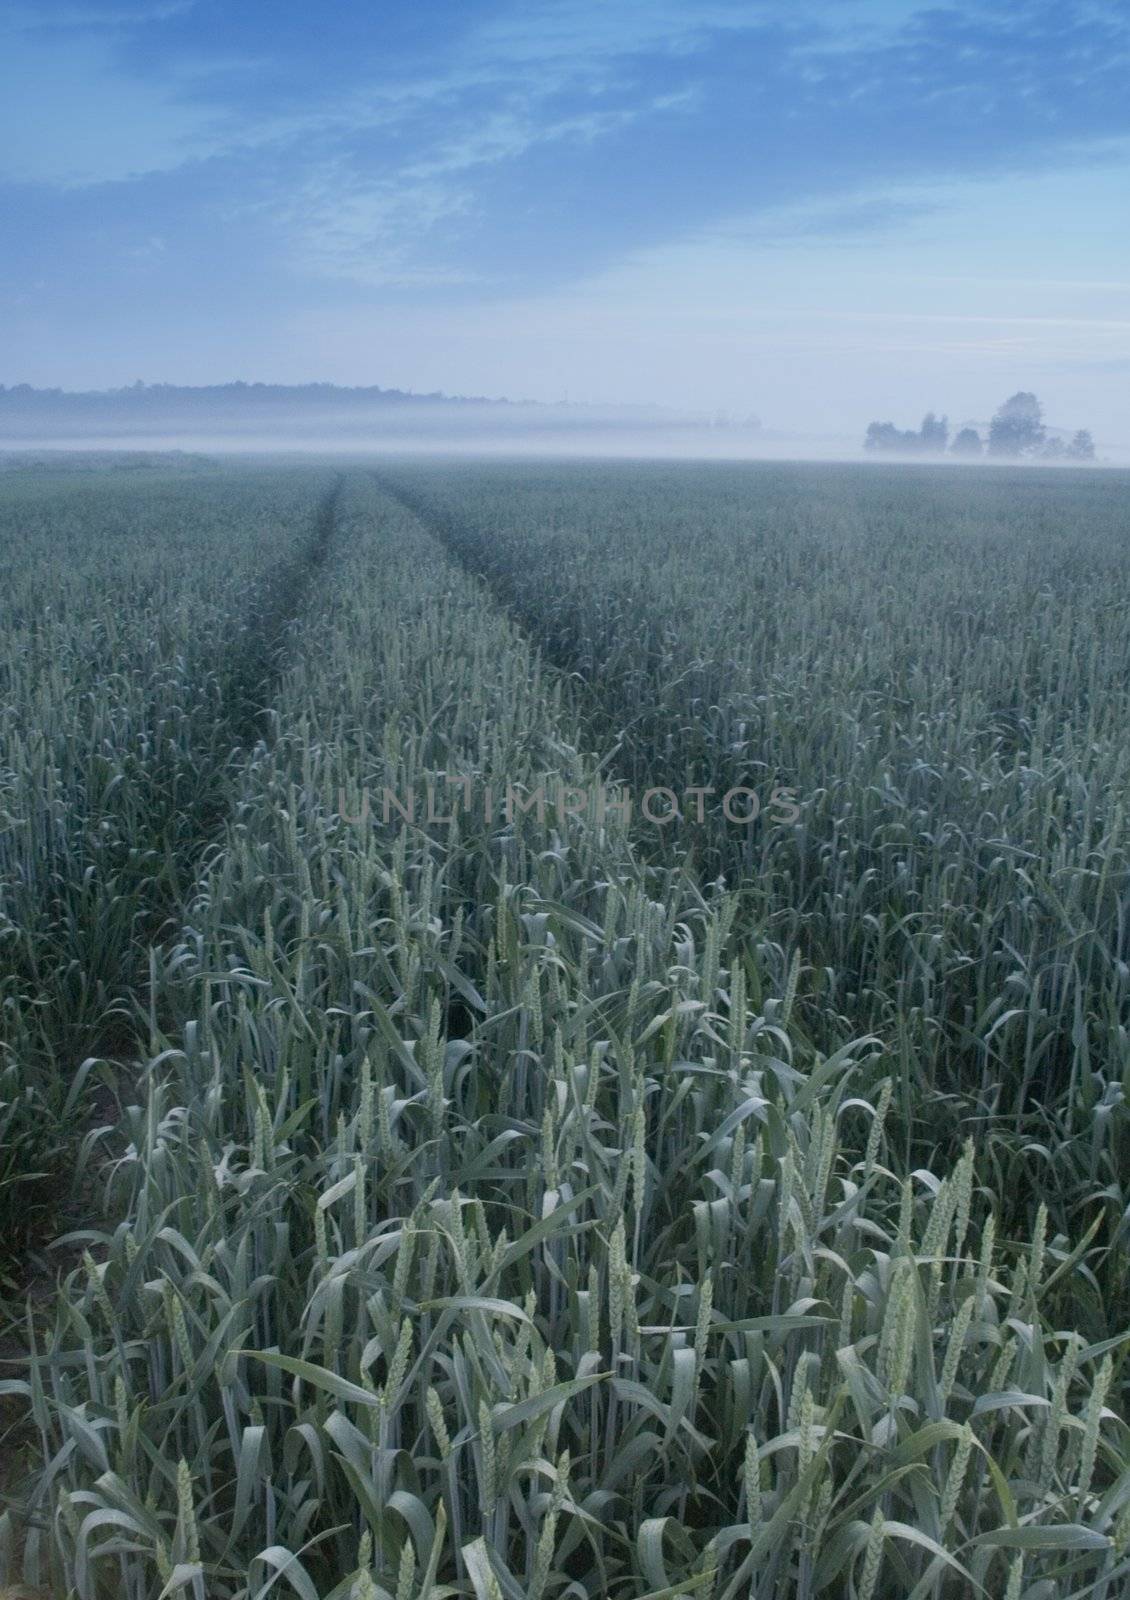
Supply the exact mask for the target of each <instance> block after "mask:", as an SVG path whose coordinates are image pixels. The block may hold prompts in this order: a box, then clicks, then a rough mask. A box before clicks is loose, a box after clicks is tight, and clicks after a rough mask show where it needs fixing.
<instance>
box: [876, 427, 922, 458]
mask: <svg viewBox="0 0 1130 1600" xmlns="http://www.w3.org/2000/svg"><path fill="white" fill-rule="evenodd" d="M863 448H864V449H865V450H882V451H885V452H886V453H887V454H889V455H912V454H914V453H915V452H916V451H919V450H923V449H925V448H926V446H925V445H924V444H923V443H922V435H921V434H920V433H916V432H915V431H914V429H913V428H896V427H895V425H894V423H893V422H873V423H871V425H870V426H869V427H868V429H867V434H866V437H865V438H864V440H863Z"/></svg>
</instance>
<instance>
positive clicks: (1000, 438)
mask: <svg viewBox="0 0 1130 1600" xmlns="http://www.w3.org/2000/svg"><path fill="white" fill-rule="evenodd" d="M863 445H864V448H865V449H867V450H875V451H879V452H881V453H884V454H887V455H916V456H918V455H943V454H945V452H946V450H947V447H948V450H949V453H950V455H954V456H966V457H970V456H980V455H984V454H986V453H988V454H989V455H990V456H1005V457H1011V458H1013V459H1020V458H1026V459H1028V460H1039V461H1093V460H1094V459H1095V441H1094V440H1093V439H1092V438H1091V435H1090V434H1089V433H1088V431H1087V429H1086V428H1080V429H1079V431H1078V432H1077V433H1075V434H1073V435H1072V437H1071V438H1070V439H1062V438H1060V436H1059V435H1058V434H1053V435H1052V436H1050V437H1049V435H1048V430H1047V428H1046V427H1045V426H1044V408H1043V406H1041V404H1040V402H1039V401H1038V400H1037V399H1036V396H1035V395H1034V394H1030V393H1029V392H1028V391H1027V390H1023V389H1022V390H1020V391H1019V392H1018V393H1017V394H1014V395H1012V396H1010V398H1009V399H1007V400H1006V401H1005V402H1004V404H1003V405H1002V406H1001V407H1000V409H999V410H998V411H997V413H996V414H995V416H994V417H993V420H992V422H991V423H990V424H989V435H988V438H987V439H982V438H981V435H980V434H979V433H978V431H977V429H976V428H961V429H959V430H958V432H957V433H956V434H955V435H954V438H953V442H952V443H951V442H950V430H949V419H948V418H946V417H938V416H935V414H934V412H932V411H928V412H927V413H926V415H925V416H924V417H923V419H922V426H921V428H919V429H917V430H914V429H912V428H909V429H908V428H896V427H895V425H894V423H893V422H873V423H871V425H870V427H869V428H868V429H867V434H866V436H865V438H864V441H863Z"/></svg>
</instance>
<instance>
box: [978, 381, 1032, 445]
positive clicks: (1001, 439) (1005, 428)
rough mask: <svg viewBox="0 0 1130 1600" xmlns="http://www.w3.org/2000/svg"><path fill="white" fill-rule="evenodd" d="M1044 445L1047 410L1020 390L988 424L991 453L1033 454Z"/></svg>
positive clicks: (1025, 391) (1030, 395) (1027, 393)
mask: <svg viewBox="0 0 1130 1600" xmlns="http://www.w3.org/2000/svg"><path fill="white" fill-rule="evenodd" d="M1043 442H1044V408H1043V407H1042V406H1041V404H1040V402H1039V401H1038V400H1037V399H1036V396H1035V395H1034V394H1030V393H1029V392H1028V391H1027V390H1025V389H1021V390H1020V391H1019V392H1018V393H1017V394H1014V395H1012V396H1010V398H1009V399H1007V400H1006V401H1005V403H1004V405H1003V406H1001V408H1000V410H999V411H998V412H997V414H996V416H995V417H994V418H993V420H992V422H991V423H990V425H989V454H990V455H993V456H1023V455H1031V454H1032V453H1033V452H1034V451H1036V450H1038V449H1039V448H1040V446H1041V445H1042V444H1043Z"/></svg>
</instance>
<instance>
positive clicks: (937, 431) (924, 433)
mask: <svg viewBox="0 0 1130 1600" xmlns="http://www.w3.org/2000/svg"><path fill="white" fill-rule="evenodd" d="M949 436H950V425H949V418H948V417H936V416H935V415H934V413H933V412H932V411H927V413H926V415H925V416H924V417H923V418H922V427H921V429H920V431H919V434H918V441H919V444H920V446H921V448H922V449H923V450H944V449H945V447H946V441H947V440H948V438H949Z"/></svg>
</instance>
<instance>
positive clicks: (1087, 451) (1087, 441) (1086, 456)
mask: <svg viewBox="0 0 1130 1600" xmlns="http://www.w3.org/2000/svg"><path fill="white" fill-rule="evenodd" d="M1067 454H1068V455H1069V456H1070V457H1071V459H1072V461H1093V460H1094V459H1095V441H1094V440H1093V439H1092V438H1091V435H1090V434H1089V433H1088V431H1087V429H1086V428H1080V429H1079V432H1078V433H1077V434H1075V436H1074V438H1073V439H1072V441H1071V443H1070V444H1069V445H1068V446H1067Z"/></svg>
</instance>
